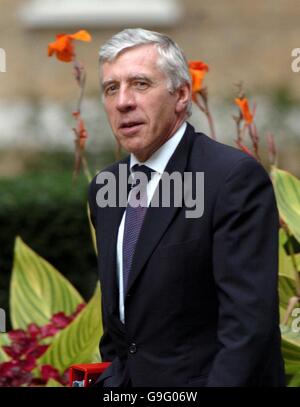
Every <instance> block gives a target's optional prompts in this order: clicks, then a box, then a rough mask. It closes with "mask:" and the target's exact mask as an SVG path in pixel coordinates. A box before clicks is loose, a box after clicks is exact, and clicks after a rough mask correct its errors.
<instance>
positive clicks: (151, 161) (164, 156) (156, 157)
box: [116, 122, 187, 324]
mask: <svg viewBox="0 0 300 407" xmlns="http://www.w3.org/2000/svg"><path fill="white" fill-rule="evenodd" d="M186 126H187V124H186V122H184V123H183V124H182V125H181V126H180V127H179V129H178V130H177V131H176V133H175V134H174V135H173V136H172V137H171V138H170V139H169V140H167V141H166V142H165V143H164V144H163V145H162V146H161V147H160V148H159V149H158V150H156V151H155V153H153V154H152V156H151V157H150V158H148V160H146V161H144V162H143V163H141V162H140V161H139V160H138V159H137V158H136V157H135V156H134V155H133V154H131V155H130V171H131V169H132V167H133V166H134V165H135V164H140V165H141V164H144V165H146V166H147V167H149V168H151V169H152V170H154V171H155V174H152V177H151V180H150V181H149V182H148V184H147V206H149V204H150V202H151V199H152V197H153V195H154V192H155V189H156V187H157V185H158V183H159V181H160V178H161V176H162V174H163V172H164V170H165V168H166V166H167V164H168V161H169V160H170V158H171V156H172V155H173V153H174V151H175V149H176V147H177V146H178V144H179V142H180V140H181V139H182V137H183V134H184V132H185V129H186ZM125 215H126V211H125V212H124V214H123V217H122V220H121V223H120V226H119V231H118V239H117V251H116V254H117V279H118V283H119V310H120V320H121V322H123V324H124V322H125V315H124V294H123V254H122V253H123V235H124V223H125Z"/></svg>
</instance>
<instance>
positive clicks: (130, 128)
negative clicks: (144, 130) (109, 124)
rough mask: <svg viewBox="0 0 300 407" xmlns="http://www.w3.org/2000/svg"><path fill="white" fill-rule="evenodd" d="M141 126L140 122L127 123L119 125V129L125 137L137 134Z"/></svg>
mask: <svg viewBox="0 0 300 407" xmlns="http://www.w3.org/2000/svg"><path fill="white" fill-rule="evenodd" d="M143 124H144V123H143V122H141V121H128V122H123V123H121V125H120V127H119V128H120V130H121V131H122V133H124V134H125V135H131V134H134V133H135V132H137V131H138V130H139V129H140V128H141V126H143Z"/></svg>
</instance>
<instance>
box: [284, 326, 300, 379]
mask: <svg viewBox="0 0 300 407" xmlns="http://www.w3.org/2000/svg"><path fill="white" fill-rule="evenodd" d="M281 338H282V340H281V349H282V354H283V357H284V361H285V371H286V374H296V373H299V372H300V333H299V332H293V331H292V330H291V328H290V327H287V326H281Z"/></svg>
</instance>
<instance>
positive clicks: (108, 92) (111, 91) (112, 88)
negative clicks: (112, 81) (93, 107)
mask: <svg viewBox="0 0 300 407" xmlns="http://www.w3.org/2000/svg"><path fill="white" fill-rule="evenodd" d="M116 91H117V86H116V85H110V86H108V87H107V88H105V95H107V96H111V95H114V94H115V93H116Z"/></svg>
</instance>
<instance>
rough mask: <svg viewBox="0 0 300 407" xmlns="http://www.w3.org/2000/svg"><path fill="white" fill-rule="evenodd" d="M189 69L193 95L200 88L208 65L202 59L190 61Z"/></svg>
mask: <svg viewBox="0 0 300 407" xmlns="http://www.w3.org/2000/svg"><path fill="white" fill-rule="evenodd" d="M189 69H190V74H191V78H192V93H193V95H195V94H196V93H197V92H200V90H201V89H202V82H203V79H204V76H205V74H206V72H208V71H209V67H208V65H206V64H205V63H204V62H202V61H190V62H189Z"/></svg>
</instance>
